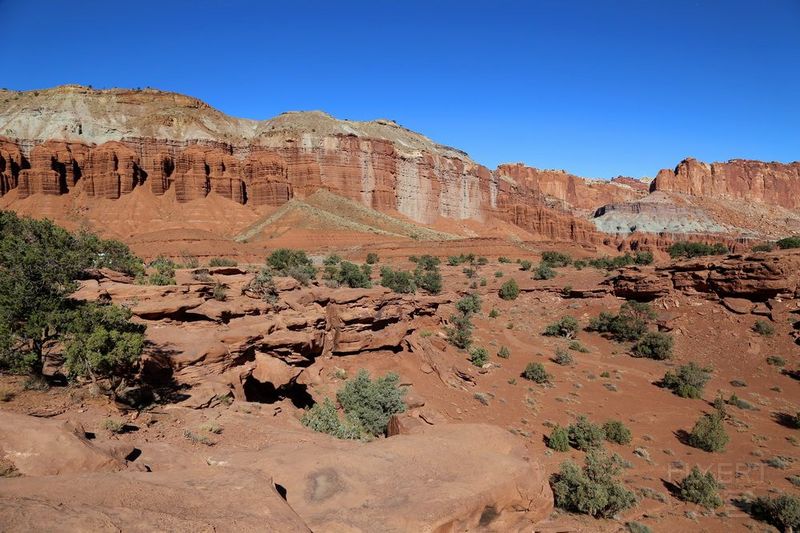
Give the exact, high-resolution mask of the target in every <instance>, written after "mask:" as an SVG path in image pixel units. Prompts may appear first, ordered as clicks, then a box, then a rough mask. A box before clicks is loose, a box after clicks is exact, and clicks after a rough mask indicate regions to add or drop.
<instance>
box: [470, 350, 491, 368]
mask: <svg viewBox="0 0 800 533" xmlns="http://www.w3.org/2000/svg"><path fill="white" fill-rule="evenodd" d="M469 361H470V362H471V363H472V364H473V365H475V366H477V367H478V368H481V367H482V366H483V365H485V364H486V363H488V362H489V352H488V351H487V350H486V348H482V347H480V346H476V347H474V348H472V349H471V350H470V351H469Z"/></svg>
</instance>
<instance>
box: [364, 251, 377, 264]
mask: <svg viewBox="0 0 800 533" xmlns="http://www.w3.org/2000/svg"><path fill="white" fill-rule="evenodd" d="M378 261H380V258H379V257H378V254H376V253H375V252H370V253H368V254H367V259H366V263H367V264H368V265H374V264H375V263H377V262H378Z"/></svg>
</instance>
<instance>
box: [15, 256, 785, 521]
mask: <svg viewBox="0 0 800 533" xmlns="http://www.w3.org/2000/svg"><path fill="white" fill-rule="evenodd" d="M459 245H460V247H461V248H460V250H461V251H462V252H467V251H470V250H467V249H465V247H464V246H465V244H464V242H461V243H459ZM415 246H418V247H420V249H418V250H414V251H413V253H419V252H421V251H423V250H422V248H424V247H426V246H427V248H428V249H427V251H428V252H434V253H440V254H449V253H450V249H449V248H448V246H450V245H449V244H447V243H442V246H441V247H440V248H438V249H436V248H432V247H430V244H427V245H426V244H425V243H418V244H416V245H415ZM453 246H455V245H453ZM506 246H508V247H507V248H505V249H502V250H499V249H498V250H493V249H492V248H491V247H487V246H483V247H481V246H480V245H479V244H477V243H476V244H475V249H474V250H472V251H474V252H476V254H487V256H488V253H489V251H492V252H497V254H498V255H499V254H503V255H507V256H509V257H510V258H511V259H512V260H516V259H528V260H532V261H534V262H537V261H538V260H539V253H538V251H537V250H535V249H525V248H520V247H517V248H514V247H512V246H510V245H506ZM526 246H527V245H526ZM454 249H455V248H454ZM401 250H402V248H395V255H394V256H390V255H388V254H387V255H386V256H384V257H383V258H382V263H381V264H390V265H392V266H396V267H403V268H411V267H412V266H413V264H412V263H411V262H409V261H408V259H407V257H406V256H404V255H402V252H401ZM583 253H586V252H583ZM363 254H364V252H363V250H356V251H353V252H351V256H352V257H348V252H347V251H346V250H344V251H343V253H342V255H343V256H345V258H349V259H351V260H354V261H359V262H361V261H363V260H364V257H363ZM409 255H410V253H409ZM488 257H489V262H488V264H486V265H481V266H476V267H475V268H476V269H477V275H476V277H475V278H474V280H475V281H478V280H480V279H481V278H485V279H486V284H485V285H483V284H481V283H477V284H476V286H477V288H475V289H472V288H470V285H471V284H472V281H473V280H472V279H468V278H467V277H466V276H465V274H464V273H463V272H462V269H463V267H462V266H457V267H456V266H448V265H447V264H446V263H445V264H443V265H442V267H441V269H442V273H443V275H444V287H445V289H444V291H443V292H442V294H440V295H436V296H427V295H423V294H422V293H418V294H416V295H401V294H396V293H393V292H391V291H389V290H388V289H385V288H383V287H380V286H377V285H376V286H375V287H374V288H372V289H347V288H328V287H325V286H324V284H323V283H321V282H320V283H317V284H312V285H311V286H309V287H304V286H302V285H300V284H299V283H297V282H296V281H295V280H293V279H291V278H278V280H277V288H278V290H279V292H278V299H277V300H276V302H274V303H267V302H264V301H263V300H261V299H258V298H254V297H252V296H253V295H251V294H248V291H247V290H246V287H247V283H248V281H249V280H250V279H251V278H252V277H253V273H252V272H254V271H256V270H257V268H258V265H252V267H250V268H247V267H243V266H242V267H219V268H216V269H210V270H209V275H210V278H205V277H204V276H198V275H197V273H196V272H194V271H192V270H182V271H178V274H177V285H174V286H166V287H154V286H145V285H136V284H133V283H132V280H130V279H127V278H125V277H124V276H120V275H118V274H115V273H112V272H107V271H106V272H98V273H96V275H95V276H94V278H95V279H91V280H87V281H85V282H83V283H82V286H81V288H80V290H79V291H78V293H77V294H76V297H77V298H84V299H92V300H94V299H100V298H103V299H111V300H112V301H113V302H115V303H120V304H124V305H127V306H130V307H131V309H132V312H133V314H134V317H135V319H136V320H137V321H140V322H142V323H144V324H146V325H147V337H148V340H149V344H148V348H147V351H146V356H145V363H144V375H145V376H146V378H147V380H148V381H150V382H151V383H156V384H158V385H159V387H157V388H156V392H157V394H158V397H157V401H156V403H154V404H153V405H150V406H148V407H146V408H144V409H140V410H137V409H132V408H130V407H129V406H128V405H127V404H126V403H125V402H123V401H121V400H122V399H126V400H130V399H131V398H134V399H135V398H136V397H137V394H139V393H140V392H141V391H139V390H138V389H137V388H136V387H135V386H130V387H128V388H127V389H125V390H124V391H122V394H123V396H125V398H118V399H117V400H116V401H114V400H112V399H110V398H109V397H108V396H107V395H105V394H103V392H102V390H101V389H99V388H98V387H95V386H92V385H90V384H84V385H72V386H68V387H65V386H54V387H52V388H50V390H46V391H45V390H30V389H26V387H25V386H24V381H25V380H24V379H23V378H21V377H12V376H3V377H0V391H2V395H0V400H2V402H0V451H1V452H2V457H3V462H4V463H3V464H4V466H5V467H6V469H7V472H8V474H9V475H12V473H13V474H20V475H19V476H18V477H9V478H4V479H2V480H0V516H3V517H4V520H3V522H4V524H5V526H6V527H4V529H5V530H12V531H22V530H31V529H41V528H44V527H47V526H48V525H51V524H52V523H54V522H55V521H58V523H59V524H61V525H62V529H63V530H76V531H77V530H86V529H91V530H117V529H119V528H122V529H125V530H148V531H149V530H154V529H160V530H185V529H193V530H200V531H205V530H209V531H210V530H227V529H234V528H235V529H239V530H264V529H265V528H266V529H269V528H271V529H272V530H275V531H290V530H307V529H311V530H314V531H445V530H446V531H455V530H476V529H477V530H493V531H512V530H519V531H587V530H591V531H620V530H623V529H624V527H625V523H626V522H628V521H636V522H639V523H642V524H646V525H648V526H649V527H650V528H651V529H652V530H653V531H676V530H692V531H723V530H731V529H734V530H739V529H744V528H751V529H756V530H761V529H763V528H765V527H766V526H765V525H764V524H763V523H761V522H755V521H754V520H753V519H752V518H751V517H750V516H749V515H748V514H747V513H746V512H744V510H742V509H741V506H740V505H738V504H737V502H738V501H739V500H741V499H742V498H746V497H748V496H752V495H766V494H769V493H772V492H775V491H781V492H789V493H791V492H793V491H794V492H796V491H797V488H796V487H794V486H793V485H792V484H791V483H790V481H789V477H790V476H792V475H797V474H800V463H798V461H797V459H798V457H800V453H799V452H798V446H800V441H798V437H800V435H798V430H797V429H794V428H793V427H792V426H791V424H790V423H789V422H788V419H789V417H790V416H791V415H793V414H794V413H797V412H798V410H800V394H798V390H797V386H798V383H797V374H796V371H797V369H798V356H799V355H800V347H798V345H797V343H796V339H797V337H798V331H797V330H796V327H797V323H799V322H798V321H800V304H799V303H798V302H799V301H798V299H797V296H798V295H800V294H799V293H798V288H799V287H798V281H799V280H800V277H798V268H797V267H798V266H800V254H797V253H790V252H776V253H769V254H755V255H749V256H748V255H738V256H730V257H728V258H726V259H724V260H721V259H719V258H716V259H714V260H693V261H686V262H682V263H677V264H668V263H663V262H662V263H661V264H659V265H657V266H646V267H629V268H626V269H623V270H622V271H619V272H617V271H615V272H612V273H610V274H607V273H605V272H603V271H599V270H596V269H593V268H584V269H582V270H576V269H575V268H574V267H565V268H560V269H558V276H557V277H555V278H554V279H551V280H546V281H535V280H532V279H531V274H530V272H526V271H522V270H521V269H520V265H519V264H517V263H515V262H513V261H512V262H511V263H505V262H503V263H500V262H498V258H497V256H496V255H493V256H488ZM510 278H514V279H516V280H517V281H518V283H519V286H520V288H521V293H520V295H519V297H518V298H517V299H516V300H511V301H506V300H502V299H500V298H499V296H498V289H499V287H500V285H501V284H502V283H503V282H504V281H506V280H508V279H510ZM216 284H221V285H223V286H224V287H225V294H226V298H225V300H224V301H220V300H217V299H214V298H213V292H214V291H213V288H214V286H215V285H216ZM471 292H477V293H478V294H479V295H480V297H481V300H482V309H481V312H480V313H479V314H478V315H477V316H476V318H475V319H474V323H475V326H476V328H475V333H474V344H475V345H477V346H482V347H485V348H486V349H487V350H488V351H489V354H490V357H489V362H488V363H487V364H486V365H483V366H482V367H480V368H479V367H476V366H474V365H472V364H471V363H470V361H469V359H468V354H467V352H465V351H463V350H459V349H456V348H454V347H453V346H451V345H449V344H448V343H447V341H446V340H445V330H446V328H447V326H448V325H449V323H450V320H451V319H450V317H451V315H452V314H453V313H454V302H455V301H457V300H458V299H459V298H460V297H461V296H463V295H465V294H468V293H471ZM626 299H636V300H645V301H650V302H651V305H652V306H653V308H654V309H655V310H656V311H657V312H658V318H657V319H656V321H655V323H654V326H653V327H654V328H658V329H659V330H661V331H664V332H668V333H670V334H671V335H672V336H673V338H674V341H675V349H674V357H673V358H672V359H671V360H669V361H655V360H650V359H642V358H635V357H632V356H631V354H630V344H629V343H619V342H615V341H613V340H610V339H608V338H605V337H603V336H601V335H599V334H598V333H594V332H588V331H585V330H583V329H581V331H580V332H579V333H578V335H577V340H578V341H579V342H580V343H581V344H582V345H584V346H585V347H586V348H587V349H588V351H587V352H585V353H583V352H577V351H574V350H572V351H570V352H571V353H572V355H573V358H574V361H573V363H572V364H569V365H566V366H562V365H559V364H556V363H555V362H554V361H553V360H552V359H553V357H554V355H555V353H556V350H557V349H559V348H566V347H567V345H568V344H569V342H570V341H569V340H567V339H563V338H557V337H548V336H543V335H542V332H543V331H544V329H545V328H546V326H547V325H549V324H551V323H553V322H555V321H556V320H558V319H560V318H561V317H562V316H572V317H574V318H576V319H577V320H578V321H579V323H580V325H581V326H582V328H583V327H585V326H586V325H588V323H589V320H590V319H591V318H593V317H596V316H597V315H598V314H599V313H600V312H601V311H615V310H617V309H618V308H619V307H620V306H621V305H622V304H623V303H624V302H625V301H626ZM492 310H494V312H492ZM756 320H766V321H768V322H769V323H770V324H772V325H773V327H774V333H773V334H772V335H770V336H763V335H759V334H758V333H756V332H755V331H753V329H752V326H753V325H754V323H755V322H756ZM501 347H506V348H507V349H508V351H509V353H510V355H509V357H508V358H501V357H499V356H498V355H497V354H498V352H499V351H500V348H501ZM770 356H780V357H781V358H782V359H783V360H784V361H785V363H784V366H776V365H774V364H768V362H767V358H768V357H770ZM691 361H693V362H696V363H698V364H700V365H702V366H707V367H710V368H712V369H713V372H712V379H711V381H710V382H709V384H708V385H707V386H706V388H705V391H704V393H703V395H702V399H684V398H680V397H678V396H676V395H674V394H672V393H671V392H669V391H668V390H666V389H663V388H661V387H659V386H658V385H657V384H658V382H659V381H660V380H661V379H662V378H663V377H664V373H665V372H666V371H667V370H670V369H674V368H676V367H677V366H678V365H681V364H685V363H688V362H691ZM771 361H773V362H774V361H775V359H774V358H773V359H771ZM530 362H541V363H542V364H543V365H544V366H545V368H546V370H547V371H548V372H549V373H550V374H551V376H552V378H551V381H550V383H549V384H545V385H537V384H534V383H532V382H529V381H526V380H525V379H523V378H522V377H521V373H522V371H523V369H524V368H525V366H526V365H527V364H528V363H530ZM55 363H57V361H54V364H55ZM362 368H364V369H367V370H369V371H370V373H371V374H372V375H380V374H384V373H386V372H389V371H391V372H396V373H398V374H399V375H400V381H401V383H402V384H403V386H405V387H407V388H408V393H407V396H406V401H407V404H408V410H407V412H405V413H403V414H401V415H397V416H396V417H395V418H394V419H393V420H392V423H391V424H390V434H391V435H392V436H390V437H388V438H380V439H377V440H375V441H372V442H355V441H339V440H336V439H334V438H332V437H329V436H327V435H323V434H319V433H314V432H313V431H311V430H309V429H307V428H305V427H303V426H302V425H301V424H300V422H299V419H300V417H301V415H302V413H303V409H304V408H305V407H308V406H309V405H311V404H313V403H314V402H315V401H320V400H322V399H323V398H324V397H326V396H333V395H334V394H335V391H336V390H337V389H338V388H339V387H340V386H341V384H342V383H343V381H344V380H346V379H347V378H348V377H352V376H354V375H355V374H356V372H357V371H358V370H359V369H362ZM733 393H735V394H736V395H737V396H738V397H739V398H740V399H742V400H744V401H746V402H747V404H748V405H749V408H737V407H733V406H729V408H728V412H729V416H728V418H727V420H726V422H725V427H726V430H727V432H728V434H729V435H730V438H731V440H730V443H729V444H728V446H727V447H726V449H725V451H724V452H721V453H707V452H703V451H701V450H698V449H697V448H693V447H690V446H688V445H687V444H686V443H685V442H686V438H685V434H686V432H688V431H690V430H691V428H692V426H693V424H694V422H695V421H696V420H697V419H698V417H699V416H701V415H702V414H703V413H705V412H710V411H712V405H711V403H712V402H713V400H714V399H715V398H716V397H717V396H719V395H723V396H724V397H725V398H728V397H729V396H730V395H731V394H733ZM579 415H586V416H588V417H589V418H590V419H591V420H593V421H596V422H598V423H602V422H605V421H606V420H609V419H618V420H621V421H623V422H624V423H625V424H626V425H627V426H628V427H629V428H630V429H631V431H632V434H633V439H632V442H631V443H630V444H627V445H617V444H608V445H607V448H608V449H610V450H612V451H613V452H616V453H618V454H619V455H620V456H621V457H622V458H623V459H624V460H625V461H626V465H627V468H626V469H625V470H624V472H623V474H622V476H621V479H622V481H623V482H624V483H625V484H626V485H627V486H628V487H629V488H631V489H632V490H634V491H636V492H637V494H638V496H639V501H638V503H637V505H636V506H635V507H634V508H633V509H631V510H629V511H626V512H624V513H622V514H621V515H619V516H616V517H615V518H613V519H593V518H589V517H586V516H581V515H573V514H569V513H565V512H563V511H559V510H555V511H554V510H553V502H552V495H551V492H550V488H549V486H548V483H547V479H548V476H549V475H550V474H552V473H554V472H556V471H557V470H558V467H559V464H560V463H561V462H563V461H564V460H566V459H573V460H575V461H576V462H578V463H581V462H582V460H583V459H582V458H583V455H584V454H583V453H582V452H578V451H575V450H571V451H569V452H554V451H552V450H550V449H548V448H547V446H546V439H545V436H546V435H548V434H549V433H550V428H551V427H552V425H553V424H559V425H561V426H566V425H568V424H569V423H571V422H573V421H574V420H575V419H576V417H577V416H579ZM109 420H111V421H112V422H108V421H109ZM775 458H781V459H780V460H776V459H775ZM11 465H13V470H12V469H10V466H11ZM694 465H699V466H700V467H701V468H703V469H708V470H710V471H711V472H713V473H714V475H715V476H716V477H717V479H718V480H719V481H721V482H722V483H723V489H722V491H721V495H722V497H723V499H724V502H725V503H724V506H723V507H720V508H719V509H717V510H715V511H707V510H705V509H703V508H701V507H698V506H696V505H693V504H687V503H684V502H682V501H680V500H679V499H677V498H676V497H675V495H674V493H673V490H674V483H675V482H677V481H679V480H680V479H682V478H683V477H684V476H685V475H686V473H688V470H689V469H690V468H691V467H692V466H694ZM76 488H77V489H78V490H76ZM234 509H235V511H234Z"/></svg>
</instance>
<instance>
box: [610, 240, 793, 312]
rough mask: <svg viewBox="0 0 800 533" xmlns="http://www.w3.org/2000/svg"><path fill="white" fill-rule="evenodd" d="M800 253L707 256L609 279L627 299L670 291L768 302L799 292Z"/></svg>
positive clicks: (628, 271) (634, 269)
mask: <svg viewBox="0 0 800 533" xmlns="http://www.w3.org/2000/svg"><path fill="white" fill-rule="evenodd" d="M799 272H800V254H798V253H796V252H795V251H791V252H779V253H772V254H764V253H762V254H748V255H730V256H728V257H726V258H724V259H720V258H713V257H706V258H701V259H693V260H688V261H684V262H680V263H676V264H671V265H669V266H663V267H630V268H626V269H622V270H621V271H620V273H619V274H618V275H617V276H615V277H614V278H612V279H610V280H609V283H610V284H611V285H612V287H613V290H614V293H615V294H616V295H617V296H621V297H624V298H636V299H651V298H656V297H659V296H664V295H666V294H669V293H670V292H671V291H681V292H686V293H693V294H696V293H710V294H713V295H715V296H719V297H732V298H742V299H747V300H754V301H768V300H770V299H774V298H778V299H780V298H796V297H797V295H798V294H800V292H799V290H800V274H798V273H799Z"/></svg>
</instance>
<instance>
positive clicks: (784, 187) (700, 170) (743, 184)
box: [651, 158, 800, 209]
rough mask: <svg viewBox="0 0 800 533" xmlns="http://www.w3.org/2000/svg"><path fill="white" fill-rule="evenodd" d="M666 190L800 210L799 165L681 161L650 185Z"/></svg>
mask: <svg viewBox="0 0 800 533" xmlns="http://www.w3.org/2000/svg"><path fill="white" fill-rule="evenodd" d="M651 190H652V191H665V192H676V193H682V194H688V195H691V196H703V197H707V198H725V199H730V200H743V201H746V202H757V203H763V204H771V205H777V206H781V207H785V208H787V209H798V208H800V162H794V163H788V164H784V163H765V162H763V161H750V160H745V159H734V160H731V161H728V162H725V163H710V164H709V163H703V162H702V161H698V160H696V159H691V158H690V159H684V160H683V161H681V162H680V163H679V164H678V166H677V167H675V169H674V170H669V169H664V170H662V171H660V172H659V173H658V175H657V176H656V179H655V180H654V181H653V183H652V184H651Z"/></svg>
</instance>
